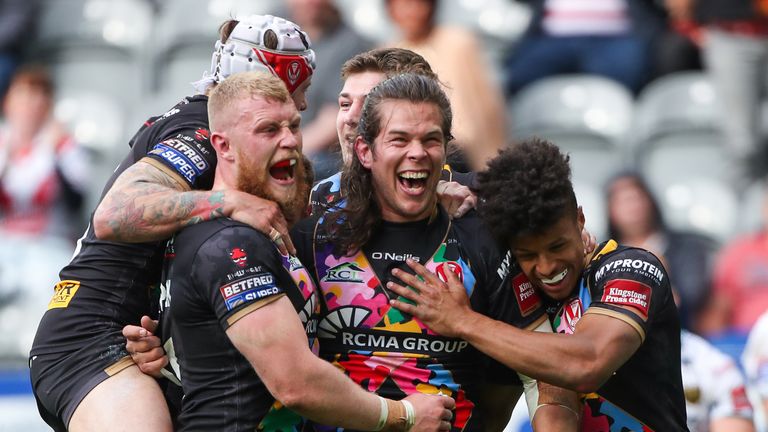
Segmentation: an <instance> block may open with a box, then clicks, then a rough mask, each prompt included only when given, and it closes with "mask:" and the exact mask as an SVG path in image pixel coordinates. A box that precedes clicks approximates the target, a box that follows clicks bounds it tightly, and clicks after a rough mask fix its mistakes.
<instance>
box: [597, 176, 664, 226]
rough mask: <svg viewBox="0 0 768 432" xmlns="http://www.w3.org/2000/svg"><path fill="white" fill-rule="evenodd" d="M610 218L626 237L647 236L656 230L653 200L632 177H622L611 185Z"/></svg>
mask: <svg viewBox="0 0 768 432" xmlns="http://www.w3.org/2000/svg"><path fill="white" fill-rule="evenodd" d="M608 217H609V218H610V220H611V221H612V222H613V224H614V225H615V226H616V228H617V229H618V231H619V232H620V233H621V234H622V236H625V237H629V236H635V235H647V234H648V233H650V232H651V231H653V230H654V229H655V227H654V221H653V204H652V203H651V199H650V197H649V196H648V194H647V193H646V192H645V190H643V188H642V187H640V185H638V184H637V182H636V181H635V179H633V178H631V177H620V178H618V179H616V180H615V181H614V182H613V184H611V186H610V188H609V190H608ZM617 240H618V239H617Z"/></svg>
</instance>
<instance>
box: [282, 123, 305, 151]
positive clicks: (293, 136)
mask: <svg viewBox="0 0 768 432" xmlns="http://www.w3.org/2000/svg"><path fill="white" fill-rule="evenodd" d="M279 142H280V147H282V148H286V149H295V148H298V147H299V145H300V143H301V131H297V132H296V133H294V132H292V131H291V129H290V128H289V127H284V128H283V136H282V137H280V141H279Z"/></svg>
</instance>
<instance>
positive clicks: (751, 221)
mask: <svg viewBox="0 0 768 432" xmlns="http://www.w3.org/2000/svg"><path fill="white" fill-rule="evenodd" d="M739 208H740V212H739V217H740V223H739V226H738V229H737V234H747V233H753V232H756V231H758V230H759V229H760V228H762V227H763V226H764V225H765V220H766V218H768V215H765V212H766V211H768V186H766V184H765V182H760V181H758V182H754V183H753V184H752V185H750V186H749V187H747V188H746V190H745V191H744V193H743V194H742V195H741V202H740V205H739Z"/></svg>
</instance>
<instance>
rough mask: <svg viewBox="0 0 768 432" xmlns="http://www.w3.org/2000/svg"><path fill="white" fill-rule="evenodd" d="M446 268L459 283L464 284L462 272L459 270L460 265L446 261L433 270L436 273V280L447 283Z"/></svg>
mask: <svg viewBox="0 0 768 432" xmlns="http://www.w3.org/2000/svg"><path fill="white" fill-rule="evenodd" d="M446 267H448V269H449V270H450V271H452V272H453V274H455V275H456V277H458V278H459V281H460V282H461V283H464V271H463V270H462V269H461V265H460V264H459V263H457V262H456V261H448V262H444V263H440V265H438V266H437V268H436V269H435V273H437V278H438V279H440V280H441V281H443V282H445V283H447V282H448V278H447V277H446V276H445V268H446Z"/></svg>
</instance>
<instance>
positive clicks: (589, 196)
mask: <svg viewBox="0 0 768 432" xmlns="http://www.w3.org/2000/svg"><path fill="white" fill-rule="evenodd" d="M573 191H574V193H575V194H576V201H577V202H578V203H579V205H580V206H581V208H582V210H583V211H584V218H585V219H586V228H587V230H588V231H589V232H590V233H592V234H593V235H594V236H595V237H597V239H598V241H601V240H603V239H605V238H606V237H605V236H606V235H607V234H608V218H607V215H608V209H607V205H606V202H605V195H604V194H603V193H602V190H601V188H600V187H598V186H596V185H593V184H590V183H584V182H574V183H573Z"/></svg>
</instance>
